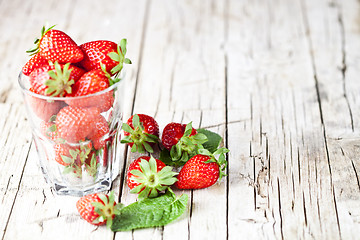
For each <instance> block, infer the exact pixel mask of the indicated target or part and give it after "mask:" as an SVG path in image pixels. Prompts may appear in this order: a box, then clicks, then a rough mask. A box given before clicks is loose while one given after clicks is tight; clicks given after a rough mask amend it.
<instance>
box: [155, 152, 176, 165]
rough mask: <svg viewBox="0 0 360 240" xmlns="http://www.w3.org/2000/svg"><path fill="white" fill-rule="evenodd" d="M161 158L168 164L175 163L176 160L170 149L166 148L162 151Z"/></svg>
mask: <svg viewBox="0 0 360 240" xmlns="http://www.w3.org/2000/svg"><path fill="white" fill-rule="evenodd" d="M159 159H160V160H161V161H162V162H163V163H165V164H166V165H174V162H173V161H172V160H171V156H170V151H169V150H167V149H166V148H164V149H163V150H162V151H161V152H160V157H159Z"/></svg>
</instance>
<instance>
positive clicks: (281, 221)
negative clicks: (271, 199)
mask: <svg viewBox="0 0 360 240" xmlns="http://www.w3.org/2000/svg"><path fill="white" fill-rule="evenodd" d="M277 190H278V204H279V217H280V234H281V239H284V232H283V216H282V213H281V193H280V181H279V178H277Z"/></svg>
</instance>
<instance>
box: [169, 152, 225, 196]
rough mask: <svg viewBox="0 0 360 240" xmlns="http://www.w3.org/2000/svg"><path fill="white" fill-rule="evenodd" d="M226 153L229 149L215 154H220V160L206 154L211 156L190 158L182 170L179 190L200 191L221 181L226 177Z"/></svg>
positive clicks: (176, 184) (178, 182) (178, 184)
mask: <svg viewBox="0 0 360 240" xmlns="http://www.w3.org/2000/svg"><path fill="white" fill-rule="evenodd" d="M204 152H206V150H205V151H204ZM226 152H228V150H227V149H225V148H220V149H218V150H217V151H216V152H215V153H214V155H216V154H220V157H219V160H216V159H215V157H214V156H213V155H212V154H209V153H206V154H209V155H201V154H197V155H195V156H194V157H192V158H190V159H189V161H187V162H186V163H185V165H184V166H183V168H182V169H181V170H180V172H179V175H178V176H177V178H178V181H177V182H176V183H175V186H176V187H177V188H179V189H199V188H207V187H210V186H211V185H213V184H215V183H216V182H217V181H218V179H219V181H220V180H221V178H222V176H224V175H225V174H224V171H225V168H226V165H227V164H226V160H225V155H224V153H226Z"/></svg>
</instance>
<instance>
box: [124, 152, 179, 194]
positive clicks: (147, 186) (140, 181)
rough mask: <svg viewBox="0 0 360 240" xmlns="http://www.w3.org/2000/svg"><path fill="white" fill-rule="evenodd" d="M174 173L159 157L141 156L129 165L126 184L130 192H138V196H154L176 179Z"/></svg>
mask: <svg viewBox="0 0 360 240" xmlns="http://www.w3.org/2000/svg"><path fill="white" fill-rule="evenodd" d="M175 175H177V173H176V172H173V171H172V168H171V167H170V166H166V165H165V164H164V163H163V162H162V161H160V160H159V159H155V158H154V157H152V156H151V157H148V156H143V157H139V158H137V159H135V160H134V161H133V162H132V163H131V164H130V165H129V168H128V172H127V184H128V186H129V188H130V189H131V191H130V192H131V193H139V198H146V197H156V196H158V193H159V192H161V191H164V190H166V189H167V188H168V187H169V186H171V185H173V184H174V183H175V182H176V181H177V179H176V177H174V176H175Z"/></svg>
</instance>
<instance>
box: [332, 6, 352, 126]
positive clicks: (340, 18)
mask: <svg viewBox="0 0 360 240" xmlns="http://www.w3.org/2000/svg"><path fill="white" fill-rule="evenodd" d="M336 7H337V9H338V23H339V28H340V37H341V55H342V61H341V62H342V66H341V68H340V71H341V74H342V87H343V92H344V98H345V101H346V105H347V108H348V111H349V115H350V123H351V129H352V131H353V132H354V119H353V114H352V109H351V106H350V102H349V98H348V96H347V87H346V69H347V66H346V39H345V27H344V22H343V16H342V14H341V11H340V6H339V5H336Z"/></svg>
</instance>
